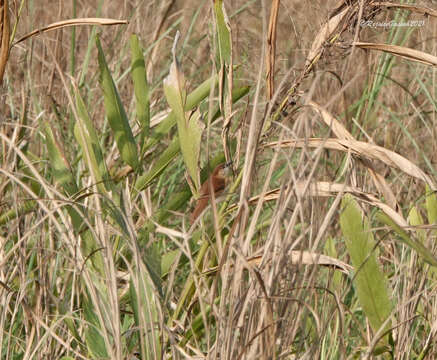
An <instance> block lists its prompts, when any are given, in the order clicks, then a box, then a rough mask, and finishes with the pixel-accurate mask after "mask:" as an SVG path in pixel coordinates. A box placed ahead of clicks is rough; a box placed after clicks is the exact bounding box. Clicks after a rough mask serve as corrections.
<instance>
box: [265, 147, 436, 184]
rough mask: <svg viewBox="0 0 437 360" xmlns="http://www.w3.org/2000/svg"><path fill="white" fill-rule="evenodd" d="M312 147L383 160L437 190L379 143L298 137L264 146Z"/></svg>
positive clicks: (399, 157) (419, 170)
mask: <svg viewBox="0 0 437 360" xmlns="http://www.w3.org/2000/svg"><path fill="white" fill-rule="evenodd" d="M277 146H280V147H282V148H287V147H300V148H303V147H311V148H325V149H332V150H339V151H345V152H351V153H352V154H353V155H357V156H360V157H363V158H368V159H373V160H379V161H382V162H383V163H384V164H386V165H388V166H390V167H393V168H397V169H399V170H401V171H403V172H404V173H406V174H408V175H410V176H412V177H415V178H417V179H419V180H422V181H424V182H425V183H427V184H428V185H429V186H430V188H431V189H432V190H437V187H436V186H435V184H434V182H433V181H432V180H431V178H430V177H429V176H428V175H426V174H425V173H424V172H423V171H422V170H421V169H420V168H419V167H418V166H417V165H415V164H414V163H412V162H411V161H410V160H408V159H406V158H404V157H403V156H401V155H399V154H398V153H395V152H394V151H391V150H387V149H386V148H384V147H382V146H378V145H373V144H369V143H366V142H363V141H357V140H342V139H331V138H330V139H321V138H310V139H297V140H282V141H281V142H277V141H274V142H271V143H268V144H265V145H264V147H277Z"/></svg>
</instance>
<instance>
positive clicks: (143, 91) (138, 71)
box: [130, 35, 150, 147]
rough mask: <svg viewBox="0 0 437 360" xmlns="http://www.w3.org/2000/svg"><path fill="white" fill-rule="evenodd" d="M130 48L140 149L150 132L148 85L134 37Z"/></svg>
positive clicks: (142, 58) (142, 60)
mask: <svg viewBox="0 0 437 360" xmlns="http://www.w3.org/2000/svg"><path fill="white" fill-rule="evenodd" d="M130 46H131V54H132V64H131V71H132V80H133V82H134V91H135V100H136V104H137V107H136V109H137V117H138V121H139V123H140V126H141V141H140V146H141V147H142V144H143V143H144V139H145V138H146V137H147V136H149V131H150V129H149V128H150V98H149V85H148V83H147V73H146V65H145V63H144V57H143V52H142V50H141V47H140V45H139V41H138V37H137V36H136V35H132V36H131V38H130Z"/></svg>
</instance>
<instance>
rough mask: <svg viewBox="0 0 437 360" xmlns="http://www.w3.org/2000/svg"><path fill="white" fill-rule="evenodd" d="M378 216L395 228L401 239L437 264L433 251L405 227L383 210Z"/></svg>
mask: <svg viewBox="0 0 437 360" xmlns="http://www.w3.org/2000/svg"><path fill="white" fill-rule="evenodd" d="M377 218H378V220H379V221H381V222H382V223H383V224H386V225H388V226H389V227H390V228H391V229H392V230H394V231H395V232H396V233H397V234H398V235H399V239H400V240H401V241H402V242H403V243H404V244H406V245H408V246H409V247H411V248H412V249H413V250H415V251H416V252H417V253H418V254H419V255H420V256H421V257H422V258H423V260H425V261H426V262H427V263H428V264H430V265H432V266H437V259H436V258H435V257H434V256H433V255H432V253H431V251H430V250H428V249H427V248H426V247H425V245H423V244H422V243H420V242H419V241H417V240H415V239H414V238H412V237H411V236H410V234H408V233H407V232H406V231H405V230H404V229H402V228H401V227H399V225H397V224H396V223H395V222H394V221H393V220H392V219H391V218H390V217H388V216H387V215H386V214H385V213H383V212H378V213H377Z"/></svg>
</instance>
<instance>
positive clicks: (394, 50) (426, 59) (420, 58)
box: [353, 42, 437, 66]
mask: <svg viewBox="0 0 437 360" xmlns="http://www.w3.org/2000/svg"><path fill="white" fill-rule="evenodd" d="M353 45H354V46H358V47H359V48H362V49H370V50H380V51H384V52H387V53H389V54H393V55H396V56H399V57H402V58H404V59H407V60H412V61H416V62H419V63H421V64H425V65H432V66H437V56H434V55H431V54H428V53H425V52H423V51H419V50H414V49H410V48H407V47H404V46H397V45H389V44H377V43H366V42H354V43H353Z"/></svg>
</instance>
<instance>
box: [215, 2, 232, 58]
mask: <svg viewBox="0 0 437 360" xmlns="http://www.w3.org/2000/svg"><path fill="white" fill-rule="evenodd" d="M214 14H215V18H216V23H217V38H218V44H219V54H220V63H221V64H226V65H229V64H230V62H231V32H230V27H229V20H228V19H227V16H226V11H225V8H224V4H223V0H214Z"/></svg>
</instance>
